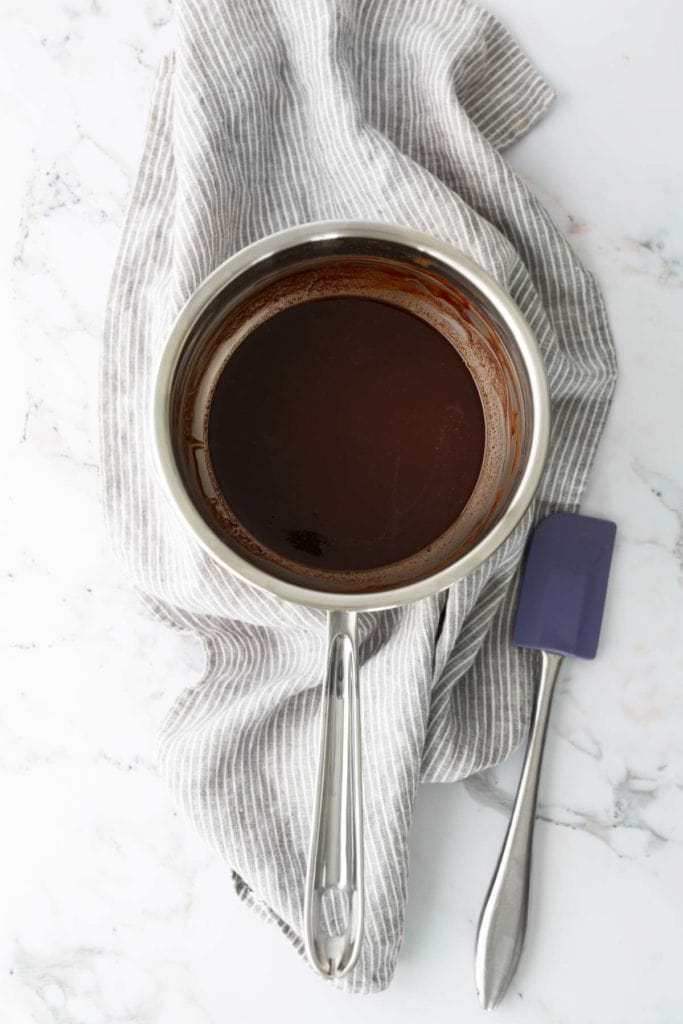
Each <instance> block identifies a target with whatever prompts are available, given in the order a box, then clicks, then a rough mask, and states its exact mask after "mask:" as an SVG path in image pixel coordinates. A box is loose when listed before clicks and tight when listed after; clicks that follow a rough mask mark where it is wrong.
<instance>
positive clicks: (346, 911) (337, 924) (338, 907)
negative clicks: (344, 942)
mask: <svg viewBox="0 0 683 1024" xmlns="http://www.w3.org/2000/svg"><path fill="white" fill-rule="evenodd" d="M320 917H321V924H322V927H323V928H324V930H325V931H326V932H327V934H328V935H329V936H330V938H341V936H343V935H346V934H347V932H348V930H349V925H350V923H351V903H350V900H349V894H348V892H347V891H346V890H345V889H340V888H339V887H338V886H336V885H335V886H331V887H330V888H329V889H325V891H324V892H323V893H322V894H321V896H320Z"/></svg>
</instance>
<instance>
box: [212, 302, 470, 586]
mask: <svg viewBox="0 0 683 1024" xmlns="http://www.w3.org/2000/svg"><path fill="white" fill-rule="evenodd" d="M484 440H485V427H484V413H483V410H482V405H481V401H480V398H479V394H478V391H477V388H476V385H475V383H474V380H473V378H472V375H471V374H470V372H469V370H468V369H467V367H466V365H465V363H464V362H463V360H462V358H461V357H460V355H459V354H458V353H457V352H456V350H455V349H454V347H453V346H452V345H451V344H450V343H449V342H448V341H447V340H446V339H445V338H444V337H443V336H442V335H441V334H440V333H439V332H438V331H437V330H435V329H434V328H433V327H432V326H430V325H429V324H427V323H426V322H424V321H423V320H420V319H419V318H418V317H416V316H413V315H412V314H411V313H408V312H406V311H404V310H401V309H397V308H396V307H394V306H390V305H387V304H386V303H383V302H378V301H375V300H371V299H365V298H341V297H339V298H324V299H318V300H315V301H310V302H303V303H301V304H299V305H295V306H292V307H290V308H289V309H285V310H283V311H282V312H279V313H276V314H275V315H273V316H272V317H271V318H270V319H268V320H266V321H265V322H264V323H262V324H261V325H260V326H259V327H257V328H256V329H255V330H254V331H253V332H252V333H251V334H249V335H248V336H247V337H246V338H245V339H244V340H243V341H242V342H241V344H240V345H239V346H238V347H237V349H236V350H235V352H234V353H233V354H232V356H231V357H230V358H229V360H228V362H227V363H226V365H225V367H224V368H223V371H222V373H221V375H220V377H219V380H218V382H217V385H216V388H215V391H214V394H213V396H212V399H211V406H210V411H209V418H208V447H209V454H210V459H211V463H212V467H213V471H214V474H215V478H216V482H217V484H218V486H219V488H220V490H221V492H222V494H223V496H224V497H225V500H226V502H227V504H228V505H229V506H230V508H231V509H232V512H233V514H234V515H235V516H236V518H237V519H238V520H239V521H240V522H241V523H242V525H243V526H244V527H246V529H247V530H248V531H250V532H251V533H252V534H253V536H254V537H255V538H256V539H257V540H258V541H260V542H261V543H262V544H264V545H265V546H267V547H268V548H270V549H271V550H272V551H274V552H275V553H276V554H277V555H279V556H281V557H283V558H285V559H287V560H289V561H292V562H295V563H299V564H303V565H306V566H311V567H319V568H323V569H327V570H334V571H347V572H354V571H361V570H369V569H375V568H378V567H381V566H386V565H389V564H391V563H393V562H397V561H399V560H401V559H403V558H407V557H409V556H411V555H414V554H416V553H417V552H418V551H420V550H422V549H423V548H425V547H427V546H428V545H429V544H430V543H432V542H433V541H435V540H436V538H437V537H439V536H440V535H441V534H442V533H443V532H444V531H445V530H446V529H447V528H448V527H449V526H450V525H451V524H452V523H454V522H455V520H456V519H457V518H458V516H459V514H460V513H461V511H462V510H463V508H464V507H465V505H466V503H467V500H468V498H469V497H470V495H471V493H472V491H473V489H474V486H475V484H476V482H477V477H478V476H479V471H480V469H481V465H482V459H483V454H484Z"/></svg>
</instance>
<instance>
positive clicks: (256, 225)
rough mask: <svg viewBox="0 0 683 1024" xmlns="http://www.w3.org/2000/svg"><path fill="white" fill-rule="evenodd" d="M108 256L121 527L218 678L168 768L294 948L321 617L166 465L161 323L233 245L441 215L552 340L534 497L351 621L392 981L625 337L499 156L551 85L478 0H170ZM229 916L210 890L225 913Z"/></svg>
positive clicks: (168, 754) (494, 734) (503, 708)
mask: <svg viewBox="0 0 683 1024" xmlns="http://www.w3.org/2000/svg"><path fill="white" fill-rule="evenodd" d="M174 6H175V17H176V22H177V25H176V45H175V52H174V53H173V54H172V55H171V56H169V57H168V58H167V59H166V60H165V61H164V62H163V64H162V66H161V69H160V73H159V77H158V82H157V85H156V90H155V94H154V98H153V102H152V112H151V117H150V121H149V127H148V131H147V137H146V143H145V149H144V154H143V158H142V166H141V170H140V174H139V178H138V181H137V185H136V187H135V190H134V193H133V196H132V199H131V204H130V209H129V213H128V217H127V220H126V224H125V228H124V232H123V239H122V243H121V250H120V254H119V257H118V262H117V265H116V270H115V273H114V280H113V284H112V290H111V298H110V304H109V310H108V320H107V325H106V337H105V343H104V356H103V367H102V463H103V477H104V488H105V499H106V514H107V519H108V525H109V530H110V533H111V537H112V539H113V542H114V544H115V546H116V548H117V550H118V551H119V552H120V553H121V556H122V558H123V559H124V560H125V563H126V565H127V567H128V569H129V570H130V574H131V576H132V579H133V581H134V583H135V585H136V587H137V588H138V589H139V591H140V592H141V593H142V594H143V595H144V597H145V600H146V601H147V602H148V604H149V606H150V607H151V608H152V609H153V610H154V612H155V614H157V615H159V616H161V617H163V619H164V620H166V621H167V622H169V623H172V624H173V625H175V626H176V627H179V628H180V629H184V630H191V631H192V632H193V633H194V634H196V635H197V636H199V637H201V639H202V641H203V643H204V647H205V651H206V667H205V670H204V673H203V675H202V678H201V679H197V680H194V679H193V680H188V689H187V690H186V691H185V692H184V693H183V694H182V696H181V697H180V699H179V700H178V701H177V702H176V704H175V706H174V707H173V708H171V710H170V712H169V714H168V716H167V718H166V720H165V722H164V723H163V726H162V729H161V737H160V762H161V768H162V772H163V775H164V777H165V778H166V780H167V782H168V785H169V786H170V787H171V790H172V792H173V796H174V798H175V800H176V801H177V804H178V806H179V807H180V808H181V809H182V811H183V812H184V814H185V815H186V816H187V818H188V819H189V821H190V822H191V823H192V824H193V825H194V827H195V828H196V829H197V830H198V832H199V833H200V834H201V835H202V836H203V837H204V838H205V839H206V840H207V842H209V843H210V844H211V845H212V847H213V848H214V849H215V850H216V851H217V852H218V854H219V855H220V856H221V857H222V858H224V860H225V862H226V864H227V865H228V866H229V868H230V869H231V870H232V873H233V878H234V881H235V887H236V890H237V892H238V893H239V895H240V896H241V897H242V898H243V899H244V900H245V901H247V902H248V903H249V904H250V905H251V906H253V907H254V908H255V909H256V910H258V911H259V912H261V913H262V914H263V915H265V916H266V917H268V918H269V919H271V920H272V921H274V922H277V924H278V925H279V926H280V928H281V929H282V931H283V932H284V934H285V935H286V936H287V937H288V938H289V939H290V940H291V941H292V943H293V944H294V946H295V947H296V948H297V949H298V950H299V951H301V948H302V947H301V938H300V936H301V918H302V902H303V887H304V875H305V865H306V857H307V846H308V835H309V829H310V823H311V807H312V803H313V788H314V780H315V772H316V759H317V741H318V710H319V704H320V686H321V680H322V673H323V662H324V648H325V624H324V620H323V616H322V614H320V613H316V612H315V611H310V610H306V609H303V608H299V607H294V606H292V605H288V604H284V603H282V602H280V601H278V600H277V599H276V598H274V597H271V596H269V595H268V594H265V593H261V592H259V591H258V590H256V589H255V588H254V587H252V586H249V585H248V584H246V583H243V582H242V581H241V580H239V579H237V578H235V577H234V576H233V575H231V574H230V573H229V572H227V571H226V570H225V569H223V568H221V567H220V566H219V565H218V564H216V563H215V562H214V561H212V559H211V557H210V556H208V555H207V554H206V553H205V552H204V551H203V550H202V549H200V547H199V546H198V545H197V543H196V542H195V541H194V540H193V538H192V537H190V536H189V535H188V534H186V533H185V532H184V531H183V529H182V527H181V526H180V525H179V523H178V521H177V520H176V517H175V514H174V512H173V510H172V509H171V508H170V507H169V506H168V505H167V503H166V501H165V499H164V496H163V494H162V493H161V491H160V488H159V484H158V482H157V480H156V479H155V475H154V472H153V467H152V463H151V455H150V444H149V434H148V424H149V402H150V392H151V382H152V379H153V375H154V371H155V364H156V360H157V358H158V354H159V352H160V349H161V347H162V346H163V344H164V341H165V338H166V336H167V334H168V331H169V327H170V325H171V322H172V320H173V318H174V316H175V314H176V313H177V311H178V310H179V308H180V306H181V305H182V304H183V302H184V301H185V300H186V299H187V298H188V296H189V295H190V294H191V292H192V291H193V289H195V288H196V287H197V285H199V284H200V283H201V281H202V280H203V279H204V278H205V277H206V276H207V274H209V273H210V272H211V271H212V270H213V269H214V268H215V267H216V266H217V265H218V264H219V263H221V262H222V261H223V260H225V259H226V258H227V257H228V256H230V255H231V254H232V253H234V252H235V251H236V250H238V249H240V248H241V247H242V246H244V245H247V244H248V243H249V242H253V241H254V240H255V239H257V238H260V237H261V236H263V235H266V234H268V233H270V232H273V231H277V230H279V229H281V228H285V227H288V226H291V225H294V224H298V223H302V222H304V221H313V220H322V219H327V218H357V219H369V220H384V221H390V222H394V223H398V224H405V225H409V226H411V227H414V228H417V229H420V230H422V231H427V232H430V233H432V234H433V235H435V236H437V237H439V238H442V239H445V240H446V241H447V242H449V243H451V244H452V245H454V246H456V247H457V248H459V249H461V250H463V251H464V252H465V253H467V254H468V255H469V256H471V257H473V258H474V259H475V260H476V261H477V262H478V263H479V264H481V265H482V266H483V267H485V268H486V270H488V272H489V273H490V274H493V276H494V277H495V278H497V279H498V281H499V282H500V283H501V284H502V286H503V287H504V288H505V289H507V291H508V292H509V293H510V294H511V295H512V296H513V297H514V299H515V300H516V301H517V303H518V304H519V306H520V307H521V308H522V310H523V312H524V314H525V316H526V318H527V320H528V321H529V323H530V324H531V326H532V328H533V330H534V332H535V334H536V337H537V339H538V342H539V344H540V346H541V349H542V351H543V355H544V358H545V362H546V366H547V370H548V374H549V378H550V386H551V391H552V399H553V413H554V427H553V438H552V447H551V454H550V460H549V463H548V467H547V472H546V473H545V476H544V479H543V483H542V486H541V489H540V492H539V495H538V499H537V500H536V502H535V503H534V506H533V507H532V509H531V510H530V511H529V513H528V514H527V516H526V517H525V519H524V521H523V522H522V524H521V525H520V526H519V528H518V529H517V530H516V531H515V532H514V534H513V536H512V537H511V538H510V539H509V540H508V541H507V543H506V544H505V545H504V546H503V547H502V549H500V550H499V551H498V552H497V554H496V555H495V556H494V557H492V558H491V559H490V560H489V561H488V562H487V563H486V564H485V565H484V566H483V567H481V568H480V569H479V570H477V571H476V572H475V573H473V574H472V575H471V576H470V577H469V578H468V579H466V580H463V581H461V582H460V583H458V584H456V585H455V586H453V587H451V588H450V589H449V590H448V591H447V592H445V593H443V594H441V595H439V596H438V597H433V598H431V599H429V600H425V601H422V602H421V603H418V604H415V605H413V606H410V607H406V608H402V609H398V610H389V611H386V612H381V613H377V614H373V615H368V616H363V617H362V619H361V623H360V634H361V639H362V649H361V660H362V668H361V685H362V696H363V702H364V703H363V737H364V751H363V758H364V761H363V763H364V785H365V819H366V831H365V837H366V850H365V853H366V886H367V891H366V930H365V943H364V946H363V951H362V956H361V959H360V961H359V964H358V966H357V967H356V968H355V969H354V970H353V972H352V973H351V974H350V975H349V976H348V977H347V978H346V979H344V980H343V981H342V982H340V984H341V986H342V987H344V988H346V989H348V990H349V991H359V992H369V991H373V990H377V989H380V988H382V987H383V986H385V985H387V983H388V982H389V980H390V978H391V974H392V971H393V969H394V965H395V962H396V957H397V955H398V952H399V948H400V945H401V938H402V932H403V920H404V910H405V899H406V876H407V835H408V830H409V827H410V821H411V816H412V809H413V802H414V799H415V792H416V788H417V784H418V782H419V781H420V779H422V780H425V781H429V782H450V781H453V780H456V779H462V778H464V777H466V776H468V775H470V774H471V773H473V772H478V771H480V770H481V769H483V768H485V767H487V766H488V765H492V764H495V763H496V762H498V761H500V760H501V759H502V758H504V757H506V756H507V755H508V754H509V753H510V751H511V750H513V749H514V747H515V746H516V745H517V744H518V743H519V742H520V739H521V737H522V735H523V730H524V727H525V723H526V721H527V716H528V711H529V704H530V699H531V694H532V672H531V664H530V661H529V659H528V656H527V654H526V653H525V652H523V651H519V650H517V649H516V648H514V647H512V646H511V644H510V616H511V610H512V602H513V590H514V581H515V577H516V572H517V568H518V565H519V560H520V556H521V553H522V549H523V546H524V542H525V537H526V535H527V533H528V530H529V528H530V526H531V524H532V522H533V520H534V519H535V518H537V517H538V516H540V515H542V514H545V513H546V512H548V511H549V510H550V509H554V508H558V507H562V508H566V509H576V507H577V505H578V502H579V499H580V497H581V492H582V489H583V487H584V483H585V480H586V474H587V472H588V469H589V467H590V464H591V460H592V457H593V453H594V451H595V446H596V444H597V442H598V439H599V437H600V433H601V430H602V427H603V424H604V421H605V416H606V414H607V410H608V406H609V402H610V398H611V394H612V390H613V386H614V381H615V356H614V350H613V346H612V342H611V339H610V335H609V329H608V326H607V322H606V319H605V312H604V308H603V303H602V299H601V297H600V293H599V292H598V290H597V288H596V286H595V283H594V282H593V280H592V278H591V277H590V275H589V274H588V273H587V272H586V271H585V270H584V269H583V268H582V267H581V265H580V264H579V262H578V260H577V259H576V257H575V256H574V254H573V253H572V251H571V249H570V248H569V246H568V244H567V242H566V241H565V239H564V238H563V237H562V235H561V234H560V233H559V231H558V230H557V229H556V228H555V227H554V226H553V224H552V223H551V221H550V219H549V218H548V216H547V214H546V213H545V212H544V210H543V209H542V207H541V206H540V205H539V203H538V202H537V201H536V199H534V197H533V196H532V195H531V193H530V191H529V190H528V188H527V187H526V186H525V185H524V183H523V182H522V181H520V180H519V178H517V177H516V176H515V175H514V174H513V173H512V171H511V170H510V169H509V167H508V166H507V165H506V164H505V162H504V160H503V158H502V156H501V151H502V150H503V149H504V148H505V147H506V146H508V145H509V144H510V143H511V142H513V141H514V140H515V139H517V138H519V137H520V135H522V134H523V133H524V132H526V131H527V130H528V129H529V128H531V126H532V125H533V124H534V123H535V122H536V121H537V120H538V118H539V117H540V116H541V115H542V114H543V112H544V111H545V110H546V108H547V106H548V104H549V103H550V100H551V97H552V94H551V91H550V89H549V88H548V87H547V85H545V83H544V82H543V81H542V80H541V78H540V77H539V75H538V74H537V73H536V71H535V70H534V69H533V68H532V66H531V65H530V64H529V62H528V60H527V59H526V57H525V56H524V54H523V53H522V52H521V51H520V50H519V48H518V47H517V45H516V43H515V42H514V41H513V40H512V39H511V38H510V36H509V35H508V34H507V33H506V32H505V31H504V30H503V29H502V28H501V26H500V25H499V24H498V23H497V22H496V21H495V20H494V19H493V18H492V17H491V16H490V15H489V14H487V13H485V12H484V11H483V10H481V9H480V8H479V7H476V6H474V5H472V4H470V3H468V2H467V0H268V2H267V3H261V2H256V3H255V2H254V0H176V3H175V5H174ZM219 912H220V910H219V908H217V913H219Z"/></svg>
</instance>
